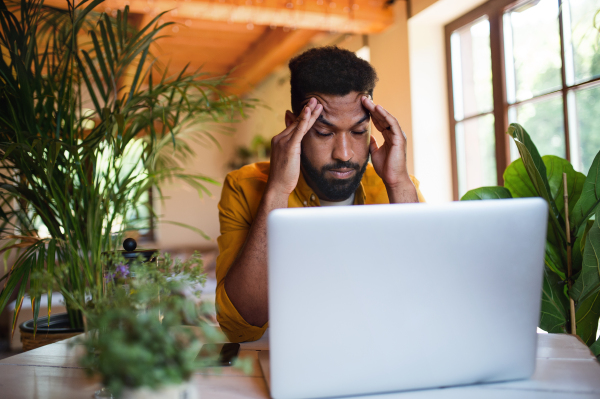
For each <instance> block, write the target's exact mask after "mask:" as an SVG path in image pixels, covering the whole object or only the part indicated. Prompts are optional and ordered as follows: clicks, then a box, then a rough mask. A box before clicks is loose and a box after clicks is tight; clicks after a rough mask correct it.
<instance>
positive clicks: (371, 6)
mask: <svg viewBox="0 0 600 399" xmlns="http://www.w3.org/2000/svg"><path fill="white" fill-rule="evenodd" d="M230 1H231V0H216V1H212V0H193V1H191V0H188V1H172V0H106V1H104V2H103V3H102V4H100V5H99V6H98V8H99V10H100V11H113V10H117V9H124V8H125V5H129V9H130V11H131V12H134V13H139V14H148V15H157V14H159V13H161V12H163V11H169V17H174V18H178V19H190V20H206V21H216V22H227V23H232V24H233V23H240V24H246V25H262V26H274V27H284V28H289V29H308V30H321V31H332V32H339V33H357V34H368V33H378V32H381V31H383V30H384V29H386V28H387V27H389V26H391V25H392V24H393V22H394V16H393V11H392V8H391V7H386V6H385V0H345V1H340V0H337V1H336V0H288V1H285V0H284V1H282V0H246V1H245V2H244V3H242V2H240V3H239V4H233V3H232V2H230ZM62 3H65V4H66V1H65V0H46V1H45V4H47V5H52V6H59V7H60V6H61V5H63V4H62ZM63 8H64V7H63Z"/></svg>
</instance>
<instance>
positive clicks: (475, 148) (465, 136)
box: [456, 115, 498, 197]
mask: <svg viewBox="0 0 600 399" xmlns="http://www.w3.org/2000/svg"><path fill="white" fill-rule="evenodd" d="M456 158H457V166H458V191H459V196H460V197H462V196H463V195H464V194H465V193H466V192H467V191H469V190H471V189H474V188H477V187H481V186H495V185H497V184H498V178H497V175H496V138H495V137H494V116H493V115H484V116H480V117H477V118H473V119H469V120H466V121H464V122H460V123H457V124H456Z"/></svg>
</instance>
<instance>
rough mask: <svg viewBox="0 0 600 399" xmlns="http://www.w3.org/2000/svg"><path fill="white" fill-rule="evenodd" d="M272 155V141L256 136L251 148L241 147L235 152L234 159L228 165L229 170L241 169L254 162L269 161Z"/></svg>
mask: <svg viewBox="0 0 600 399" xmlns="http://www.w3.org/2000/svg"><path fill="white" fill-rule="evenodd" d="M270 155H271V141H270V140H267V139H265V138H264V137H263V136H260V135H256V136H254V138H253V139H252V141H251V142H250V146H248V147H245V146H239V147H237V148H236V150H235V156H234V158H233V159H232V160H231V161H230V162H229V164H228V165H227V166H228V167H229V169H231V170H235V169H239V168H241V167H242V166H244V165H248V164H249V163H252V162H260V161H268V160H269V156H270Z"/></svg>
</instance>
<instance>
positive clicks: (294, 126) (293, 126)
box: [275, 101, 310, 141]
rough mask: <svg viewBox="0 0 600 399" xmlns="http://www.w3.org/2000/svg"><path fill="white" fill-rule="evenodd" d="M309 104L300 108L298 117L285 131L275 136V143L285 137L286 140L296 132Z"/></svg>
mask: <svg viewBox="0 0 600 399" xmlns="http://www.w3.org/2000/svg"><path fill="white" fill-rule="evenodd" d="M309 103H310V101H309ZM309 103H307V104H305V105H304V107H302V110H301V111H300V113H299V114H298V116H297V117H296V118H295V119H294V121H293V122H292V123H291V124H290V125H289V126H288V127H287V128H285V130H284V131H283V132H281V133H279V134H278V135H277V136H275V137H276V141H279V140H282V139H284V138H286V137H287V138H288V139H289V138H291V137H292V133H294V131H296V129H297V127H298V124H299V123H300V122H301V121H302V118H303V116H304V115H305V112H306V109H307V108H309Z"/></svg>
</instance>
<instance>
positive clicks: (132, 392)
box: [121, 382, 200, 399]
mask: <svg viewBox="0 0 600 399" xmlns="http://www.w3.org/2000/svg"><path fill="white" fill-rule="evenodd" d="M121 398H122V399H200V393H199V392H198V389H196V386H195V385H194V384H193V383H192V382H185V383H183V384H179V385H167V386H165V387H162V388H159V389H155V390H152V389H150V388H148V387H141V388H137V389H129V388H125V389H124V390H123V393H122V394H121Z"/></svg>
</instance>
